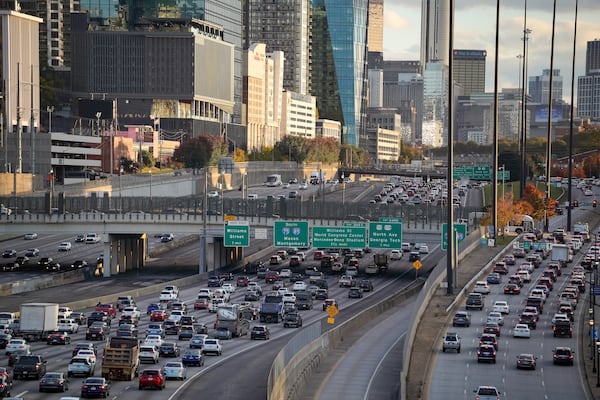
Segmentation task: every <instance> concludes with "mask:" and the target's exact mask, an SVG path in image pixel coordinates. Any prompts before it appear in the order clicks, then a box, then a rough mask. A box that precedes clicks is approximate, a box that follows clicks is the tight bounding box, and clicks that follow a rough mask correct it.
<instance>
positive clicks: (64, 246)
mask: <svg viewBox="0 0 600 400" xmlns="http://www.w3.org/2000/svg"><path fill="white" fill-rule="evenodd" d="M71 248H72V245H71V242H61V243H60V244H59V245H58V251H70V250H71Z"/></svg>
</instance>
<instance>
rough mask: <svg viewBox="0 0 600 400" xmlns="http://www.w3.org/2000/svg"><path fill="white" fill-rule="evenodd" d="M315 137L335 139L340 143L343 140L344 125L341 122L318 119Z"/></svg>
mask: <svg viewBox="0 0 600 400" xmlns="http://www.w3.org/2000/svg"><path fill="white" fill-rule="evenodd" d="M315 136H316V137H323V138H333V139H335V140H337V141H338V142H339V141H341V140H342V124H340V123H339V121H331V120H329V119H318V120H316V121H315Z"/></svg>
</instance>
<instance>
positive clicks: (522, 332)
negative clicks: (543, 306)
mask: <svg viewBox="0 0 600 400" xmlns="http://www.w3.org/2000/svg"><path fill="white" fill-rule="evenodd" d="M513 337H515V338H526V339H529V338H530V337H531V330H530V329H529V325H527V324H516V325H515V327H514V328H513Z"/></svg>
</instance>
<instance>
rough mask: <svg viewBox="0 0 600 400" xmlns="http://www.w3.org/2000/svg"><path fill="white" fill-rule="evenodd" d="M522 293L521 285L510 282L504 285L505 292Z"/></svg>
mask: <svg viewBox="0 0 600 400" xmlns="http://www.w3.org/2000/svg"><path fill="white" fill-rule="evenodd" d="M519 293H521V288H520V287H519V285H517V284H514V283H509V284H508V285H504V294H519Z"/></svg>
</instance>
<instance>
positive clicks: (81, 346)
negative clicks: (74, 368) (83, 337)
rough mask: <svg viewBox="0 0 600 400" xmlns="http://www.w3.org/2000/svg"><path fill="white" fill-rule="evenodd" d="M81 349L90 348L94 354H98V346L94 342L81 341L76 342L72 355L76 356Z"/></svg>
mask: <svg viewBox="0 0 600 400" xmlns="http://www.w3.org/2000/svg"><path fill="white" fill-rule="evenodd" d="M80 350H90V351H91V352H92V353H93V354H98V348H97V346H96V345H95V344H94V343H87V342H81V343H77V344H75V347H74V348H73V352H72V356H73V357H75V356H76V355H77V353H79V351H80Z"/></svg>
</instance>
